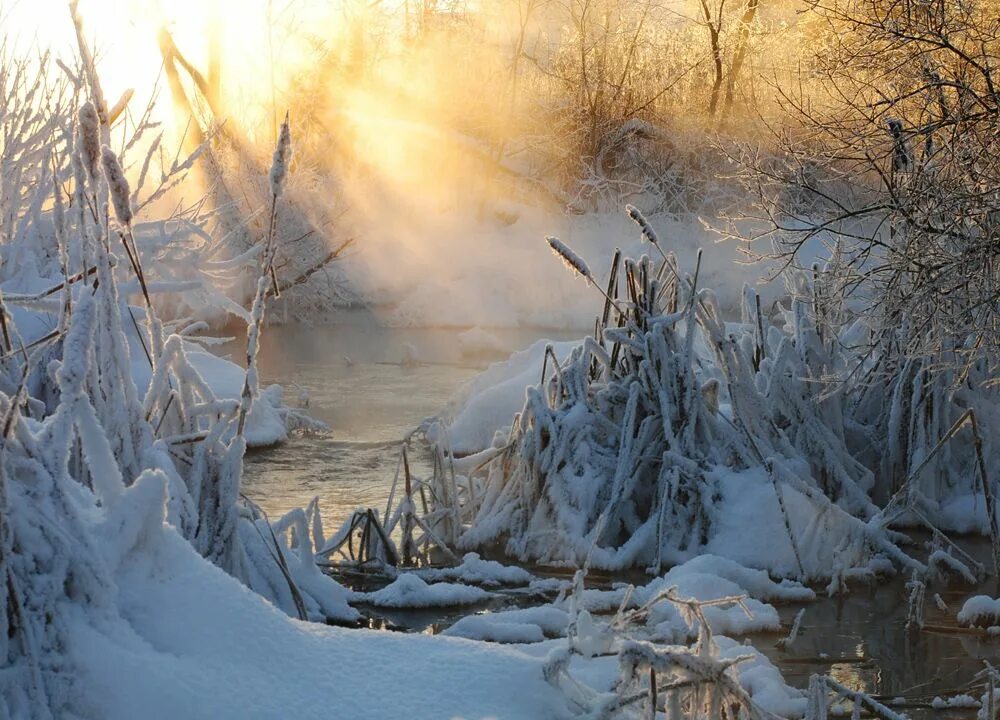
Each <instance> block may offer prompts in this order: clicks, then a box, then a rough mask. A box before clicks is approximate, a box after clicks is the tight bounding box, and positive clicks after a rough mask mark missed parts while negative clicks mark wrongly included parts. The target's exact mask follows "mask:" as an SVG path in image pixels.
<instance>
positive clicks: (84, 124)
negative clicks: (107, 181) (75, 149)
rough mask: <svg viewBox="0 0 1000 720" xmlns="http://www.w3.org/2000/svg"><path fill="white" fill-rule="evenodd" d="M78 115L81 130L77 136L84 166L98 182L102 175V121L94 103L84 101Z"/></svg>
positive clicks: (94, 180) (92, 180) (93, 180)
mask: <svg viewBox="0 0 1000 720" xmlns="http://www.w3.org/2000/svg"><path fill="white" fill-rule="evenodd" d="M77 117H78V119H79V122H80V132H79V135H78V136H77V137H78V139H79V142H80V157H81V159H82V160H83V166H84V167H85V168H87V172H88V173H89V174H90V180H91V182H95V183H96V182H97V179H98V178H99V177H100V174H99V173H100V162H101V121H100V119H99V118H98V116H97V108H96V107H94V103H92V102H87V103H84V105H83V107H81V108H80V111H79V113H77Z"/></svg>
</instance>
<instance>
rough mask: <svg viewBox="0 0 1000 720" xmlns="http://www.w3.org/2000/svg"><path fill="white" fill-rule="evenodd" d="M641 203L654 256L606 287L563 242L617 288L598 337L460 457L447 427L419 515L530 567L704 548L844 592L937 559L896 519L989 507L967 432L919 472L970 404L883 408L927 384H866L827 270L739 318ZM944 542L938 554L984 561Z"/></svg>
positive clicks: (579, 267)
mask: <svg viewBox="0 0 1000 720" xmlns="http://www.w3.org/2000/svg"><path fill="white" fill-rule="evenodd" d="M629 212H630V214H631V215H632V217H633V219H634V220H635V221H636V222H637V223H638V224H639V226H640V228H641V230H642V233H643V236H644V238H645V239H646V240H647V241H648V242H649V244H650V246H651V247H652V249H653V250H654V251H655V252H656V253H658V259H656V260H654V259H652V258H650V257H648V256H643V257H642V258H639V259H638V260H625V261H624V263H619V262H618V260H617V259H616V261H615V263H614V265H613V267H614V269H613V271H612V275H611V279H610V281H609V283H608V285H607V287H606V288H604V287H600V286H598V285H597V281H596V279H595V276H594V275H593V273H592V272H591V270H590V269H589V267H588V266H587V263H586V262H585V261H584V260H583V259H582V258H580V257H579V256H577V255H576V254H575V253H574V252H573V251H572V250H570V249H569V248H567V247H566V246H565V245H564V244H563V243H561V242H559V241H558V240H555V239H550V240H549V244H550V246H551V247H552V249H553V251H554V252H555V253H556V254H557V255H559V257H560V259H562V260H563V262H564V263H565V264H566V265H567V266H568V267H569V268H570V269H571V270H572V271H574V272H576V273H577V274H579V275H581V276H582V277H583V278H585V279H586V281H587V282H588V283H590V284H591V285H593V286H594V287H595V288H597V289H598V290H599V291H600V292H601V294H602V295H604V311H603V314H602V316H600V317H599V319H598V331H597V332H596V333H595V336H594V337H593V338H590V339H588V340H587V341H586V342H584V343H583V344H581V345H579V346H578V347H577V348H576V349H575V350H573V351H572V352H570V353H569V355H568V357H567V358H566V359H565V360H563V361H562V362H560V361H558V360H557V359H556V357H555V354H554V353H553V352H548V353H546V356H545V363H544V366H543V367H542V368H540V369H539V371H540V372H541V373H542V376H543V380H542V382H541V384H539V385H537V386H534V387H529V388H528V389H527V398H526V400H525V402H524V405H523V408H522V410H521V412H520V413H519V414H518V415H516V416H515V418H514V420H513V423H512V425H511V427H510V430H509V435H508V436H507V437H506V438H505V439H497V440H496V441H495V442H494V447H493V448H491V449H488V450H487V451H484V452H483V453H480V454H479V455H477V456H474V457H472V458H468V459H463V460H456V459H455V458H454V457H452V455H451V452H450V450H449V448H448V447H447V435H446V433H445V432H444V430H443V429H442V428H441V427H438V428H436V429H435V432H434V433H433V434H432V435H433V437H434V440H435V445H436V448H437V449H436V452H437V453H438V456H439V458H440V462H439V463H438V464H439V466H440V467H441V469H442V472H439V473H435V475H434V476H433V477H432V478H430V479H429V480H428V481H426V483H423V482H422V483H421V484H420V491H421V493H424V494H425V495H426V497H427V498H428V504H429V508H428V511H427V512H426V513H425V514H423V516H422V520H423V521H424V522H425V523H426V524H427V525H428V526H429V528H430V530H432V531H433V532H434V534H436V535H437V536H438V538H439V539H440V540H441V541H442V542H443V544H445V545H447V546H448V547H452V548H457V549H466V550H468V549H478V548H482V547H487V546H490V545H494V544H498V543H499V544H501V545H502V546H503V547H505V549H506V551H507V552H508V553H509V554H510V555H512V556H513V557H516V558H518V559H520V560H522V561H534V562H541V563H552V564H569V565H579V564H581V563H583V562H584V561H585V560H586V559H589V561H590V562H591V563H592V564H593V566H595V567H600V568H605V569H622V568H627V567H644V568H650V569H651V570H652V571H653V572H658V571H659V569H660V568H663V567H665V566H668V565H670V564H672V563H676V562H678V561H683V560H684V559H686V558H688V557H691V556H693V555H697V554H700V553H703V552H706V551H707V552H713V553H716V554H719V555H723V556H727V557H730V558H732V559H735V560H738V561H740V562H743V563H745V564H750V565H754V566H757V567H763V568H766V569H768V570H770V571H772V572H775V573H777V574H779V575H782V576H786V577H797V578H800V579H807V578H812V579H818V578H833V579H834V585H833V587H834V588H836V587H840V586H841V584H842V581H843V580H846V579H849V578H851V577H864V576H870V575H872V574H873V573H876V572H880V571H883V570H887V569H891V567H892V565H896V566H897V567H903V568H907V569H908V571H910V572H912V571H916V572H918V573H919V574H923V573H924V572H925V570H926V566H925V564H924V563H922V562H919V561H918V560H916V559H914V558H913V557H911V556H910V555H908V554H906V553H904V552H903V551H902V550H901V549H900V546H899V543H898V536H897V535H895V534H894V532H893V531H890V530H889V529H888V528H889V526H890V525H891V524H894V523H895V524H898V523H901V522H908V523H913V522H917V523H919V524H923V525H928V526H930V527H932V528H933V529H935V530H936V529H939V528H938V525H942V526H943V527H944V528H953V527H955V525H956V522H957V518H956V510H955V506H954V505H953V503H956V502H958V503H968V502H974V503H979V504H980V506H981V507H983V506H984V505H988V506H992V484H991V481H990V478H989V477H988V476H986V475H985V472H983V471H982V466H981V465H979V464H977V460H976V458H977V455H976V453H975V452H970V450H971V449H972V448H971V447H969V446H966V447H956V448H955V449H954V451H953V452H955V453H961V452H965V455H964V456H963V463H961V464H956V466H955V467H954V468H952V469H949V470H947V471H946V472H943V473H942V474H941V475H939V476H935V475H934V474H933V473H932V472H931V471H930V470H929V469H928V470H927V472H926V473H924V472H923V471H924V470H925V469H926V468H929V467H938V468H945V467H946V465H947V463H948V459H947V458H948V457H949V456H948V455H940V454H939V451H940V446H943V445H945V444H947V443H948V442H949V440H951V436H949V434H948V432H947V431H948V427H949V426H950V425H951V424H952V423H953V421H954V418H955V417H956V416H958V415H961V413H960V410H961V407H960V405H957V404H954V405H952V404H949V403H948V402H947V400H945V399H941V401H940V403H939V404H938V403H931V402H929V401H928V402H924V401H921V400H919V399H916V400H914V401H913V402H912V403H909V404H904V403H901V402H896V403H895V404H892V403H884V405H885V407H888V408H889V410H888V411H885V410H881V408H882V407H883V405H882V404H879V402H878V398H880V397H881V398H886V394H887V393H891V392H892V391H893V389H897V390H898V391H899V392H898V393H897V394H898V395H900V396H902V394H903V392H904V390H905V388H911V392H912V389H914V388H915V389H917V390H919V391H921V392H925V391H926V390H925V387H926V386H925V385H924V384H922V383H913V381H912V376H911V380H906V381H896V382H890V383H889V384H888V386H886V384H885V383H882V384H881V385H880V384H879V383H878V382H877V381H876V382H867V381H862V380H855V378H856V377H857V376H864V375H865V373H866V371H867V370H868V369H869V368H870V367H871V364H872V363H873V362H875V361H874V360H872V359H871V358H867V357H865V356H863V355H858V354H855V353H854V352H853V351H852V350H851V346H850V342H851V338H852V336H856V335H857V334H858V333H859V332H860V331H861V329H859V327H858V324H857V323H852V322H851V317H850V313H849V312H848V311H847V309H845V307H844V306H843V303H842V301H841V298H839V297H838V296H837V295H836V294H835V293H834V292H833V291H832V289H831V288H832V286H833V284H832V282H829V281H828V280H827V276H826V275H825V274H824V273H822V272H819V271H817V273H815V274H814V276H813V277H809V276H806V275H804V274H801V273H798V274H795V273H792V274H790V275H789V283H790V291H791V297H792V300H791V305H790V306H789V307H788V308H787V309H785V310H782V311H781V312H780V313H778V316H777V317H773V316H772V317H769V316H768V315H766V314H765V313H764V312H763V311H762V308H761V304H760V301H759V298H758V296H757V295H756V293H755V292H754V291H753V290H751V289H749V288H746V289H745V291H744V294H743V298H744V301H743V308H742V319H741V322H738V323H737V322H729V321H726V320H724V319H723V317H722V312H721V310H720V308H719V304H718V303H717V301H716V299H715V295H714V294H713V293H712V292H711V291H710V290H706V289H700V288H697V275H698V273H697V270H696V272H695V275H694V277H690V276H683V275H682V274H681V271H680V269H679V268H678V266H677V263H676V261H675V259H674V258H673V256H672V255H667V254H665V253H663V252H662V250H661V249H660V244H659V241H658V238H657V237H656V234H655V232H654V231H653V229H652V228H651V227H650V226H649V224H648V223H647V222H646V221H645V219H644V218H643V217H642V215H641V213H639V211H638V210H636V209H635V208H629ZM619 275H621V276H623V277H624V280H625V287H626V290H625V291H624V293H620V292H619V289H618V286H619V281H618V279H619ZM862 329H863V328H862ZM934 392H938V393H940V390H935V391H934ZM965 397H966V398H968V395H966V396H965ZM935 400H937V396H935ZM904 405H905V407H911V406H912V407H913V408H918V409H919V415H917V414H912V422H911V419H901V413H902V411H901V410H900V408H901V407H904ZM979 405H982V406H984V407H983V409H982V410H981V412H984V413H985V412H988V411H989V409H990V408H992V407H993V406H992V405H990V404H989V403H988V402H980V403H977V409H978V408H979ZM934 413H937V414H936V415H935V414H934ZM925 417H931V418H932V419H933V422H932V423H931V424H926V423H924V420H923V418H925ZM963 417H964V419H963V420H962V422H963V423H966V422H971V420H972V419H973V418H972V416H963ZM960 419H961V418H960ZM918 422H919V423H922V424H921V425H920V427H921V428H922V430H921V431H920V432H921V433H922V434H921V435H920V437H919V439H918V440H916V441H915V442H914V445H913V451H912V452H908V451H906V450H904V451H903V452H902V454H900V453H899V452H897V451H895V450H894V449H892V448H893V443H894V438H895V436H896V432H895V430H894V429H893V428H894V427H896V426H899V425H900V424H901V423H907V424H913V423H918ZM963 427H964V426H963ZM913 432H914V433H916V432H917V431H916V430H914V431H913ZM957 432H958V431H957V430H955V431H954V432H953V433H952V435H955V433H957ZM969 435H970V434H966V435H964V436H962V437H961V438H958V439H962V438H965V440H966V441H968V440H971V439H972V438H971V437H969ZM932 439H933V442H931V440H932ZM935 444H936V445H938V446H939V447H938V448H937V449H936V450H935V447H934V446H935ZM970 445H971V443H970ZM883 458H884V459H885V460H884V462H885V463H886V464H889V465H891V464H892V463H893V462H894V460H893V458H902V459H905V461H906V462H905V466H904V468H903V470H902V472H905V473H906V475H905V476H904V477H902V478H899V476H898V475H893V476H892V477H893V478H895V479H890V474H888V473H887V472H886V471H885V469H884V468H882V467H880V466H879V461H880V459H883ZM931 462H933V463H935V465H933V466H931V465H928V463H931ZM967 470H976V471H977V472H972V473H969V472H965V471H967ZM963 473H964V474H963ZM984 489H985V490H986V492H985V494H984ZM890 498H891V500H890ZM961 498H965V499H961ZM887 502H888V504H887ZM962 506H963V507H964V505H962ZM949 513H950V515H949ZM949 517H951V519H950V520H949ZM980 517H981V518H982V519H983V520H982V522H980V523H979V524H978V527H979V528H980V529H983V530H985V529H986V528H987V526H988V524H987V523H986V521H985V518H986V517H987V513H985V512H983V513H982V515H981V516H980ZM965 522H966V523H967V524H968V523H969V521H968V520H967V519H966V520H965ZM938 537H939V540H938V543H939V545H938V546H936V547H935V548H934V551H935V552H939V553H940V556H941V557H940V558H939V560H940V562H937V561H936V562H935V567H938V568H945V567H946V568H948V570H949V571H951V570H958V571H959V572H960V574H964V575H965V576H967V577H969V576H973V575H974V574H976V573H978V572H981V571H982V570H983V568H982V567H981V566H980V565H979V564H978V563H976V562H975V561H974V560H972V559H971V558H969V557H968V556H966V555H964V554H963V553H961V551H960V550H959V549H958V548H956V547H955V546H953V545H951V544H950V543H948V542H947V541H946V540H944V539H943V536H940V534H939V535H938Z"/></svg>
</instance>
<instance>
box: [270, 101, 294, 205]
mask: <svg viewBox="0 0 1000 720" xmlns="http://www.w3.org/2000/svg"><path fill="white" fill-rule="evenodd" d="M291 161H292V133H291V130H289V128H288V113H285V121H284V122H283V123H281V131H280V133H279V134H278V145H277V147H275V148H274V160H273V161H272V162H271V172H270V175H269V176H268V177H269V179H270V181H271V193H272V194H273V195H274V197H276V198H277V197H281V193H282V191H283V190H284V189H285V180H286V179H287V177H288V164H289V163H290V162H291Z"/></svg>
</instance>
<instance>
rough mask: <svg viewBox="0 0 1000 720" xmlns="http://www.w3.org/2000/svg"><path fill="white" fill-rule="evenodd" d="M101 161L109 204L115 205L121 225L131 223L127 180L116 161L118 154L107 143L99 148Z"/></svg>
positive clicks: (130, 205) (116, 214)
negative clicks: (105, 178) (108, 193)
mask: <svg viewBox="0 0 1000 720" xmlns="http://www.w3.org/2000/svg"><path fill="white" fill-rule="evenodd" d="M101 162H102V163H103V164H104V175H105V177H107V179H108V190H109V191H110V192H111V204H112V205H114V206H115V216H116V217H117V218H118V222H120V223H121V224H122V225H131V224H132V204H131V203H130V202H129V193H130V190H129V186H128V180H127V179H126V178H125V172H124V171H123V170H122V166H121V165H120V164H119V162H118V156H117V155H115V151H114V150H112V149H111V148H109V147H108V146H107V145H105V146H104V147H102V148H101Z"/></svg>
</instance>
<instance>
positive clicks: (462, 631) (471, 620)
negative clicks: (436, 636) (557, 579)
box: [443, 605, 569, 643]
mask: <svg viewBox="0 0 1000 720" xmlns="http://www.w3.org/2000/svg"><path fill="white" fill-rule="evenodd" d="M568 623H569V614H568V613H567V612H566V611H565V610H563V609H561V608H558V607H555V606H553V605H542V606H540V607H533V608H522V609H517V610H503V611H501V612H495V613H482V614H480V615H469V616H467V617H464V618H462V619H461V620H459V621H458V622H456V623H455V624H454V625H452V626H451V627H450V628H448V629H447V630H445V631H444V633H443V634H444V635H449V636H454V637H464V638H469V639H471V640H487V641H491V642H501V643H535V642H541V641H542V640H544V639H545V638H547V637H559V636H562V635H564V634H565V633H566V626H567V624H568Z"/></svg>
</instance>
